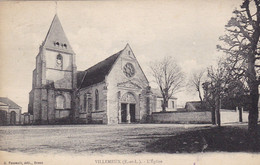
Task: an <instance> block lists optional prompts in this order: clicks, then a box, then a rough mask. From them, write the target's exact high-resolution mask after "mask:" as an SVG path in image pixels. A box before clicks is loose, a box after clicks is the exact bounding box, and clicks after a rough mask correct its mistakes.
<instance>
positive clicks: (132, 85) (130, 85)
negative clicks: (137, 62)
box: [117, 81, 142, 89]
mask: <svg viewBox="0 0 260 165" xmlns="http://www.w3.org/2000/svg"><path fill="white" fill-rule="evenodd" d="M117 86H118V87H121V88H130V89H142V88H141V87H140V86H139V85H137V84H135V83H133V82H131V81H127V82H122V83H118V84H117Z"/></svg>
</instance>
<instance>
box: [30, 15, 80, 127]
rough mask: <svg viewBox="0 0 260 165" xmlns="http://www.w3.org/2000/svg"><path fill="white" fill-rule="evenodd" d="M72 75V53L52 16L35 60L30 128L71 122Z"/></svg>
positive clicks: (62, 31)
mask: <svg viewBox="0 0 260 165" xmlns="http://www.w3.org/2000/svg"><path fill="white" fill-rule="evenodd" d="M76 72H77V68H76V64H75V53H74V51H73V50H72V47H71V45H70V43H69V41H68V39H67V37H66V35H65V33H64V30H63V28H62V25H61V23H60V20H59V18H58V16H57V14H56V15H55V16H54V18H53V20H52V23H51V26H50V28H49V31H48V33H47V35H46V38H45V40H44V41H43V43H42V45H41V46H40V48H39V53H38V55H37V56H36V68H35V69H34V71H33V83H32V90H31V92H30V94H29V95H30V100H29V106H28V109H29V110H28V112H29V113H31V114H33V123H34V124H55V123H61V122H62V123H70V122H71V121H72V120H73V114H74V110H75V105H74V102H75V101H74V96H75V91H76Z"/></svg>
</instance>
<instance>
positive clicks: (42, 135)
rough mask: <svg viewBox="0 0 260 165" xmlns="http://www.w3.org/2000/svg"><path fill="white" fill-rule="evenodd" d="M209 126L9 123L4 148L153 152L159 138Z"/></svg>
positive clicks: (1, 134) (2, 130)
mask: <svg viewBox="0 0 260 165" xmlns="http://www.w3.org/2000/svg"><path fill="white" fill-rule="evenodd" d="M209 127H210V125H182V124H129V125H127V124H125V125H55V126H7V127H0V151H7V152H14V153H20V152H22V153H26V154H39V153H49V154H59V153H69V154H73V153H76V154H81V153H82V154H86V153H120V154H129V153H130V154H133V153H150V152H152V151H151V149H152V148H151V147H150V148H149V144H153V143H157V141H158V140H161V139H164V138H169V137H172V136H175V135H179V134H181V133H184V132H187V131H195V130H203V129H207V128H209ZM154 151H156V150H154Z"/></svg>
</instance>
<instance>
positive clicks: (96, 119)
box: [91, 111, 105, 124]
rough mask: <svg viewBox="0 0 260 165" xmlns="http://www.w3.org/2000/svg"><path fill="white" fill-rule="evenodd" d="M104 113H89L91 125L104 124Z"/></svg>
mask: <svg viewBox="0 0 260 165" xmlns="http://www.w3.org/2000/svg"><path fill="white" fill-rule="evenodd" d="M104 117H105V112H104V111H100V112H92V113H91V123H92V124H105V122H104Z"/></svg>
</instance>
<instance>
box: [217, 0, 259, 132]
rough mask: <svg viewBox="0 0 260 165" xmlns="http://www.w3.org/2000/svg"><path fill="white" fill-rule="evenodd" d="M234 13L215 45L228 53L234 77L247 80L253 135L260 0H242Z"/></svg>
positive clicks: (257, 75)
mask: <svg viewBox="0 0 260 165" xmlns="http://www.w3.org/2000/svg"><path fill="white" fill-rule="evenodd" d="M233 14H234V16H233V17H231V19H230V20H229V22H228V24H227V25H226V26H225V29H226V31H227V32H226V35H224V36H221V37H220V40H221V41H222V44H221V46H220V45H218V46H217V48H218V50H220V51H223V52H224V53H226V54H227V55H228V56H227V57H228V58H227V62H228V63H229V66H232V67H230V68H229V69H230V72H231V73H232V75H233V77H234V78H237V79H241V80H244V81H245V82H246V83H247V86H248V88H249V94H250V99H251V107H252V108H251V109H249V123H248V130H249V132H250V134H251V135H255V134H256V132H257V122H258V99H259V92H258V86H259V83H260V81H259V67H260V65H259V64H258V60H259V59H260V43H259V37H260V1H259V0H243V3H242V5H241V7H240V9H237V10H235V11H234V12H233ZM257 73H258V74H257Z"/></svg>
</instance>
